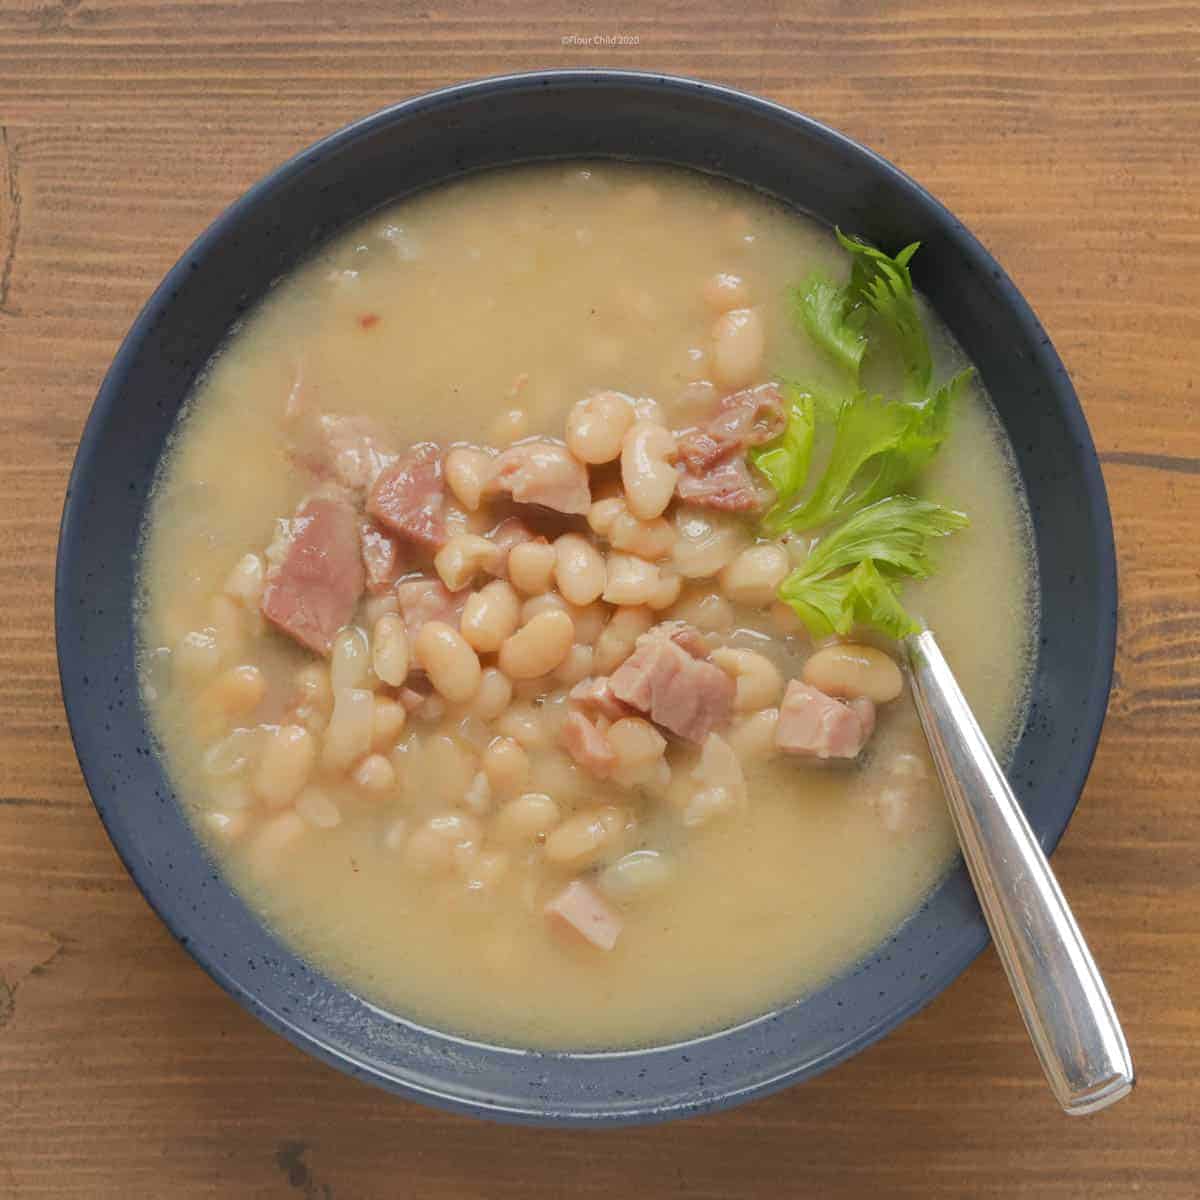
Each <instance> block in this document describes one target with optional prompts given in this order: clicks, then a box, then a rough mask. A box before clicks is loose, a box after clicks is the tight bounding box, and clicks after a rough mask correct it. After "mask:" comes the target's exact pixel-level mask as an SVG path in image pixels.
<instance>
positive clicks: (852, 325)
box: [792, 275, 867, 383]
mask: <svg viewBox="0 0 1200 1200" xmlns="http://www.w3.org/2000/svg"><path fill="white" fill-rule="evenodd" d="M792 303H793V306H794V308H795V311H796V314H797V316H798V317H799V318H800V323H801V324H802V325H803V326H804V328H805V330H806V331H807V333H808V336H809V337H810V338H812V340H813V341H814V342H815V343H816V344H817V345H818V346H819V347H820V348H821V349H822V350H824V351H825V353H826V354H828V355H829V357H830V358H832V359H833V361H834V362H835V363H837V364H838V366H840V367H842V368H843V370H845V371H846V373H847V374H848V375H849V376H850V378H851V379H852V380H853V381H854V382H855V383H857V382H858V369H859V366H860V364H861V363H862V356H863V352H864V351H865V350H866V348H867V340H866V338H865V337H864V336H863V325H864V324H865V323H866V316H867V313H866V310H864V309H853V310H852V306H851V303H850V295H849V292H848V291H847V289H846V288H844V287H839V286H838V285H837V284H836V283H833V282H832V281H831V280H829V279H826V278H825V277H824V276H822V275H812V276H810V277H809V280H808V282H807V283H805V284H804V286H803V287H798V288H794V289H793V290H792Z"/></svg>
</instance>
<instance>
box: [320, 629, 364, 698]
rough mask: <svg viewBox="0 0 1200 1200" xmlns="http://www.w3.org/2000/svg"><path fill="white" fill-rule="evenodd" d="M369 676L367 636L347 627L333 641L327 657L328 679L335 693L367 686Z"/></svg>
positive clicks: (360, 631)
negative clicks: (344, 689)
mask: <svg viewBox="0 0 1200 1200" xmlns="http://www.w3.org/2000/svg"><path fill="white" fill-rule="evenodd" d="M370 674H371V648H370V644H369V643H368V641H367V635H366V634H365V633H364V632H363V631H362V630H361V629H359V628H358V626H357V625H349V626H347V627H346V628H345V629H343V630H342V631H341V633H339V634H338V635H337V637H335V638H334V639H333V650H332V651H331V653H330V655H329V679H330V682H331V684H332V685H333V690H334V691H335V692H338V691H341V690H342V689H343V688H360V687H366V686H367V680H368V679H369V677H370Z"/></svg>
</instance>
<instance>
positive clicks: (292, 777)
mask: <svg viewBox="0 0 1200 1200" xmlns="http://www.w3.org/2000/svg"><path fill="white" fill-rule="evenodd" d="M369 694H370V693H368V695H369ZM316 759H317V746H316V740H315V739H314V738H313V736H312V734H311V733H309V732H308V730H307V729H305V728H304V727H303V726H301V725H279V726H276V727H275V728H274V729H272V730H271V732H270V734H269V735H268V737H267V739H266V744H265V745H264V746H263V752H262V757H261V759H260V760H259V763H258V770H257V771H256V772H255V773H254V790H255V792H257V793H258V795H259V796H261V797H262V799H263V800H264V801H265V802H266V803H267V805H269V806H270V807H271V808H282V807H283V806H284V805H286V804H290V803H291V802H292V801H293V800H294V799H295V798H296V796H297V794H298V793H299V791H300V789H301V788H302V787H304V785H305V784H306V783H307V782H308V777H309V776H310V775H311V774H312V770H313V766H314V765H315V763H316Z"/></svg>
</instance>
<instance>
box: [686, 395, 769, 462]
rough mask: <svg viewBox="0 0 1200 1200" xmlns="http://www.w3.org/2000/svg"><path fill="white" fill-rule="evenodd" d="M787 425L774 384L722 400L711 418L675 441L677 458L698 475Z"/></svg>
mask: <svg viewBox="0 0 1200 1200" xmlns="http://www.w3.org/2000/svg"><path fill="white" fill-rule="evenodd" d="M786 424H787V414H786V413H785V411H784V407H783V396H782V395H781V394H780V391H779V387H778V385H777V384H774V383H764V384H762V385H760V386H759V387H752V388H746V389H745V390H744V391H741V392H734V393H733V394H732V395H729V396H725V397H723V398H722V399H721V401H720V402H719V404H718V406H717V411H716V414H715V415H714V416H712V417H711V418H709V420H707V421H706V422H704V424H702V425H700V426H698V427H697V428H696V429H692V430H689V431H688V432H687V433H684V434H682V435H681V436H680V438H679V457H680V460H681V461H682V462H683V463H684V465H685V466H686V467H687V468H688V469H689V470H691V471H693V472H695V473H697V474H701V473H703V472H704V471H706V470H708V468H710V467H712V466H714V465H715V464H717V463H719V462H723V461H725V460H726V459H729V458H731V457H733V456H734V455H741V454H745V452H746V451H747V450H748V449H749V448H750V447H751V446H761V445H763V443H765V442H769V441H772V440H773V439H774V438H777V437H778V436H779V435H780V434H781V433H782V432H783V430H784V426H785V425H786Z"/></svg>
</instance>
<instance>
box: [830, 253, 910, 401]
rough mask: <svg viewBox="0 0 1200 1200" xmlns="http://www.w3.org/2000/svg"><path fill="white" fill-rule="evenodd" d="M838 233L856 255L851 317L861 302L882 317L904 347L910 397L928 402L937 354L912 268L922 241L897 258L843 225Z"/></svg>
mask: <svg viewBox="0 0 1200 1200" xmlns="http://www.w3.org/2000/svg"><path fill="white" fill-rule="evenodd" d="M835 232H836V233H837V239H838V241H839V242H840V243H841V244H842V246H843V247H844V248H845V249H847V250H849V251H850V253H851V254H853V255H854V263H853V266H852V267H851V270H850V286H849V287H848V288H847V302H848V308H847V314H848V316H849V314H852V313H853V312H854V311H855V310H856V308H857V307H858V306H865V307H866V308H868V309H870V310H871V311H872V312H874V313H876V314H877V315H878V316H879V318H880V319H881V320H882V322H883V323H884V325H885V326H886V327H887V328H888V329H889V330H890V331H891V333H892V334H893V336H894V337H895V339H896V343H897V345H898V347H899V350H900V355H901V358H902V359H903V362H904V377H905V393H906V395H907V397H908V399H909V400H923V399H924V398H925V397H926V395H927V394H928V392H929V388H930V385H931V384H932V382H933V357H932V355H931V354H930V352H929V338H928V337H927V336H926V333H925V324H924V322H923V321H922V320H921V310H920V308H919V306H918V305H917V297H916V293H915V292H914V291H913V283H912V275H911V274H910V273H909V270H908V264H909V261H910V260H911V259H912V256H913V255H914V254H916V252H917V249H918V248H919V247H920V245H921V243H920V242H913V243H912V244H911V245H908V246H905V247H904V249H903V250H901V251H900V252H899V254H897V255H896V256H895V258H892V257H891V256H889V255H887V254H884V252H883V251H882V250H876V249H875V247H874V246H868V245H867V244H866V242H862V241H859V240H858V238H851V237H847V236H846V235H845V234H844V233H842V231H841V230H840V229H838V230H836V231H835Z"/></svg>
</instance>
